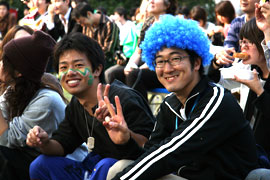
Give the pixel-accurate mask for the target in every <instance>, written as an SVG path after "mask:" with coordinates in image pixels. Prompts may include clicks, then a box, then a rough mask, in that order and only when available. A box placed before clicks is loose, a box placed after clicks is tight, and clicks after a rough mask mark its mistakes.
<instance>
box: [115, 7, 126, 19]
mask: <svg viewBox="0 0 270 180" xmlns="http://www.w3.org/2000/svg"><path fill="white" fill-rule="evenodd" d="M114 12H116V13H118V14H119V15H120V16H124V18H125V20H127V19H128V17H127V11H126V9H125V8H123V7H117V8H116V9H115V10H114Z"/></svg>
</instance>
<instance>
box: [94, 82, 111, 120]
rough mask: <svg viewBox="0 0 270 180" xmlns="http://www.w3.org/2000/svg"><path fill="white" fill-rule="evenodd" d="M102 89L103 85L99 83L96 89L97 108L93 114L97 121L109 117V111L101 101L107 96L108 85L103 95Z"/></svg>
mask: <svg viewBox="0 0 270 180" xmlns="http://www.w3.org/2000/svg"><path fill="white" fill-rule="evenodd" d="M102 87H103V85H102V84H101V83H99V84H98V87H97V99H98V108H97V109H96V111H95V114H94V116H95V117H96V119H98V120H99V121H104V120H105V118H106V117H107V116H110V113H109V110H108V108H107V106H106V103H105V101H104V99H103V97H105V96H108V95H109V91H110V85H109V84H107V85H106V86H105V90H104V93H103V90H102ZM112 108H113V109H114V107H112Z"/></svg>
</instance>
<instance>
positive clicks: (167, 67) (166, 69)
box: [163, 62, 173, 72]
mask: <svg viewBox="0 0 270 180" xmlns="http://www.w3.org/2000/svg"><path fill="white" fill-rule="evenodd" d="M163 71H164V72H171V71H173V66H172V65H171V64H170V62H166V63H165V64H164V68H163Z"/></svg>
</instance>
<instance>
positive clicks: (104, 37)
mask: <svg viewBox="0 0 270 180" xmlns="http://www.w3.org/2000/svg"><path fill="white" fill-rule="evenodd" d="M73 16H74V18H75V19H76V21H77V23H78V24H80V25H81V26H82V27H83V34H85V35H86V36H88V37H91V38H93V39H95V40H96V41H97V42H98V43H99V45H100V46H101V48H102V50H103V52H104V54H105V59H106V64H105V67H104V68H105V69H107V68H109V67H111V66H113V65H114V64H115V59H114V57H115V52H116V51H117V50H119V49H120V46H119V28H118V26H117V25H116V24H115V23H114V22H113V21H111V20H110V19H109V17H108V16H106V15H105V14H103V13H101V14H100V13H94V10H93V8H92V7H91V6H90V5H89V4H88V3H85V2H83V3H80V4H78V5H77V7H76V8H75V9H74V12H73Z"/></svg>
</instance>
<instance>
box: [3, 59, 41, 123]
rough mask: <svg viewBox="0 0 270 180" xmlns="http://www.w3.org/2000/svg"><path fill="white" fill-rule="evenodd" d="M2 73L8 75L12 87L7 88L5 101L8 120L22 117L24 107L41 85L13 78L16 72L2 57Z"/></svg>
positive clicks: (21, 78) (22, 78)
mask: <svg viewBox="0 0 270 180" xmlns="http://www.w3.org/2000/svg"><path fill="white" fill-rule="evenodd" d="M3 70H4V73H6V74H9V75H10V78H11V82H12V84H15V86H14V87H11V86H10V87H9V88H7V92H6V94H5V99H6V102H7V105H8V113H9V118H8V119H9V120H11V119H12V118H14V117H16V116H20V115H22V113H23V111H24V109H25V107H26V106H27V105H28V104H29V102H30V101H31V99H32V97H33V96H34V95H35V94H36V92H37V91H38V90H39V89H40V88H41V86H42V85H41V83H38V82H34V81H31V80H28V79H26V78H24V77H23V76H21V77H15V76H16V71H15V69H14V67H13V65H12V64H11V63H10V62H9V61H8V60H7V59H6V58H5V56H4V57H3Z"/></svg>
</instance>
